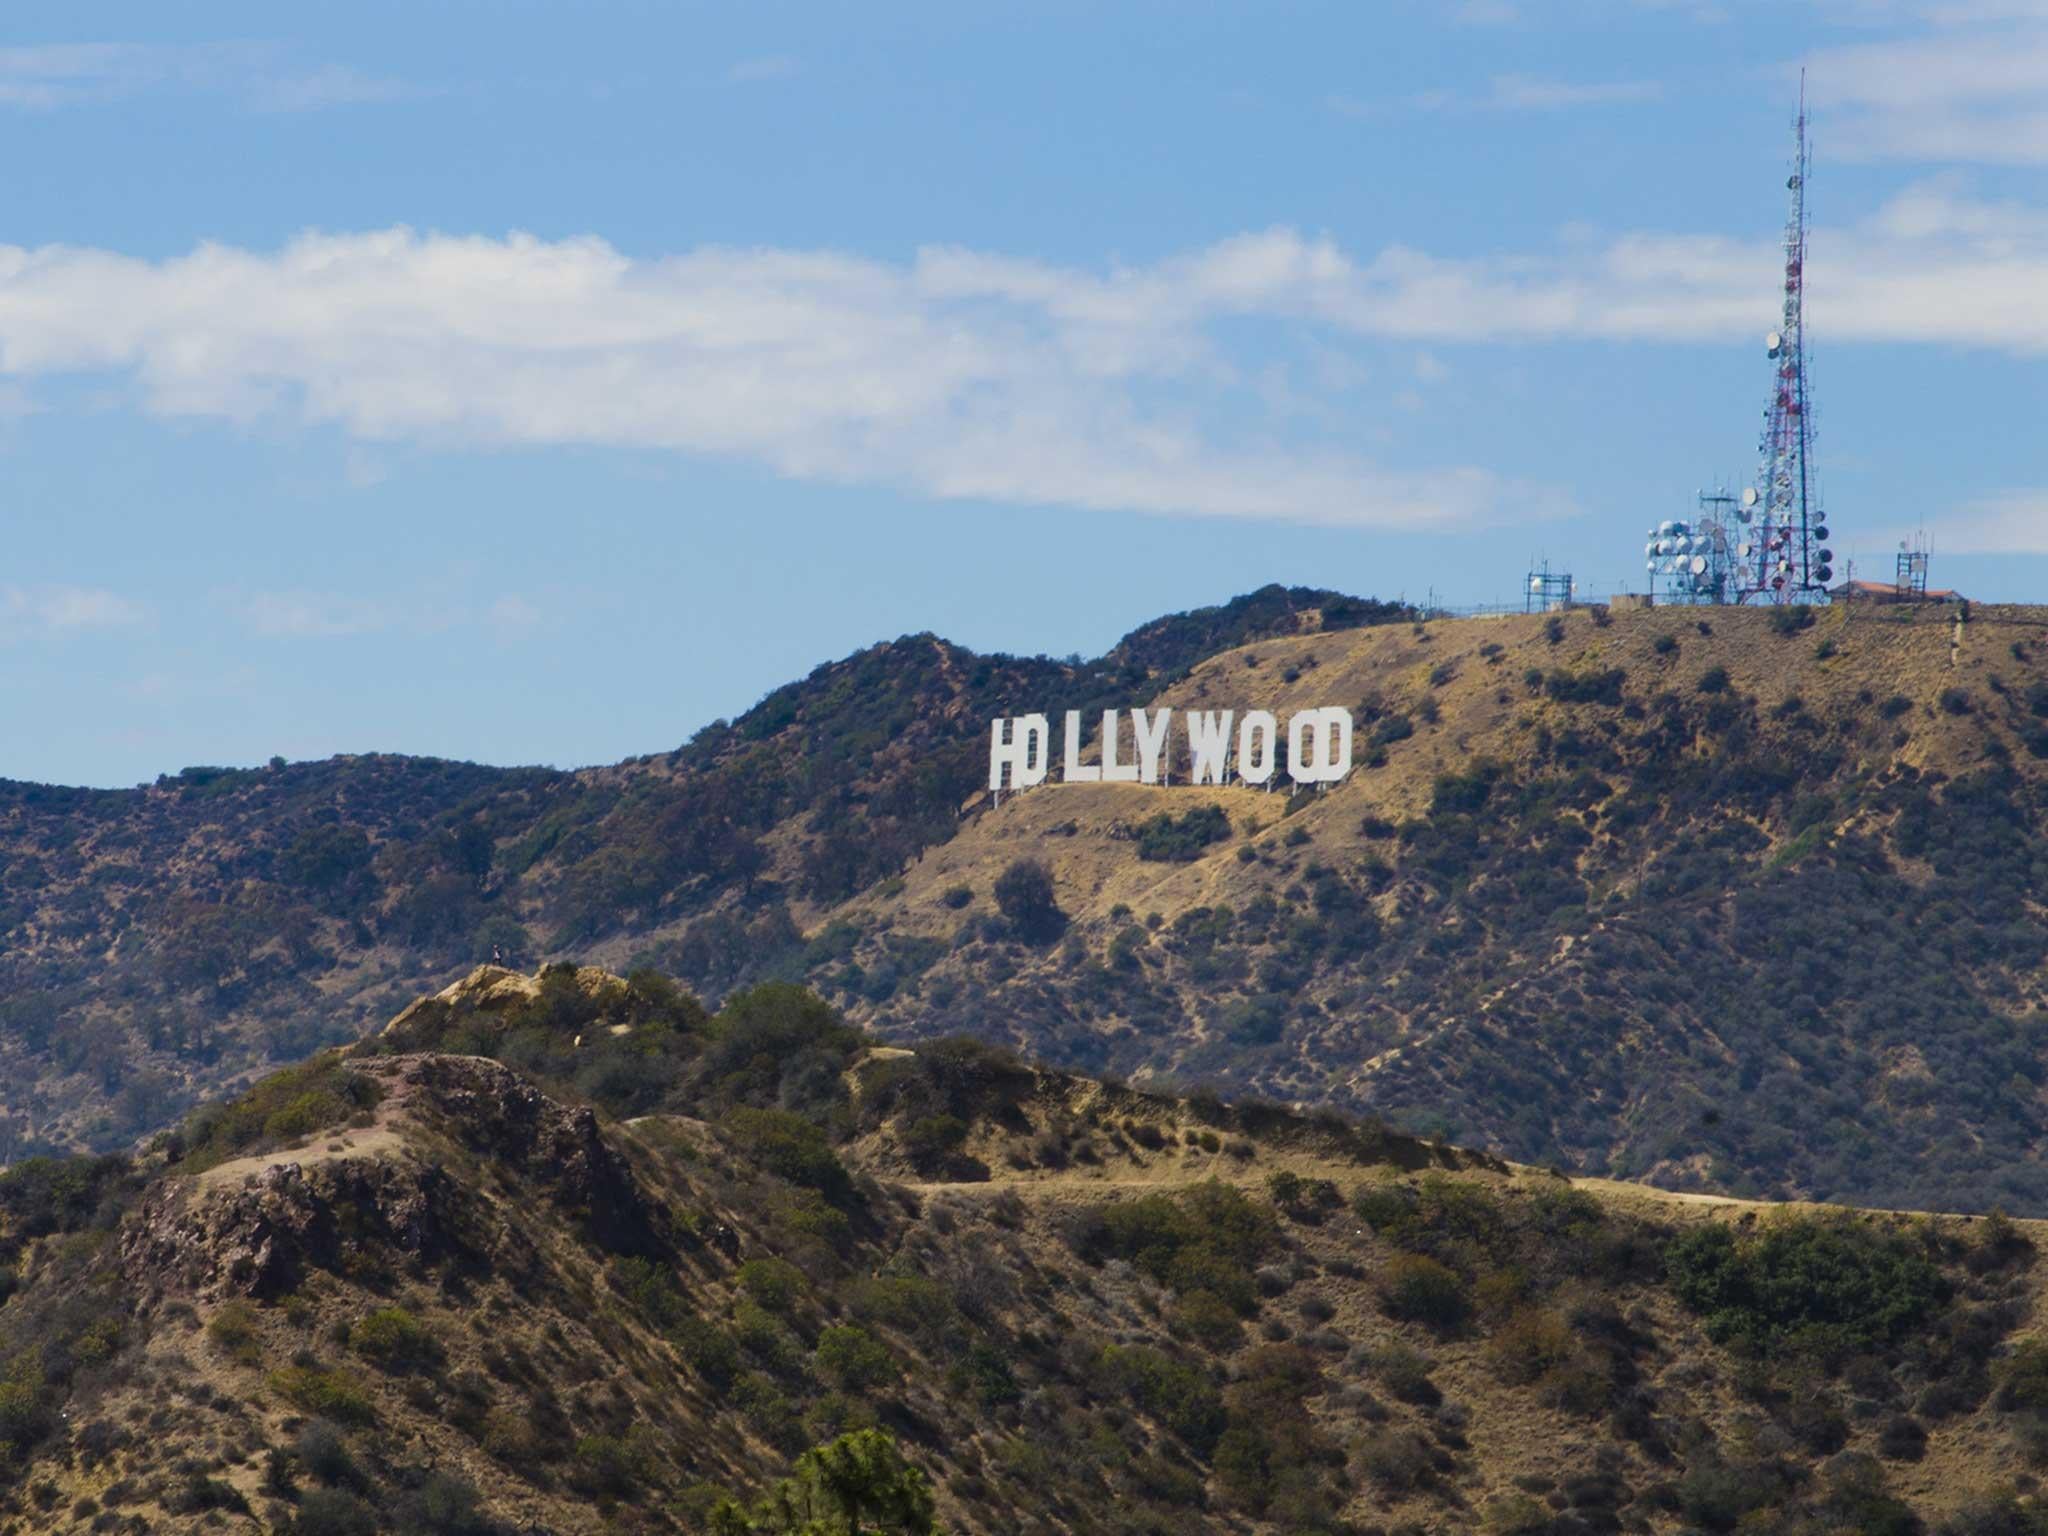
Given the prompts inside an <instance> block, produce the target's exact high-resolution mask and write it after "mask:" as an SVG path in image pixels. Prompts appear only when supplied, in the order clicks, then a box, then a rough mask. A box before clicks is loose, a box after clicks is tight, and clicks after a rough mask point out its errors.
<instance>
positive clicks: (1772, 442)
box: [1736, 71, 1835, 603]
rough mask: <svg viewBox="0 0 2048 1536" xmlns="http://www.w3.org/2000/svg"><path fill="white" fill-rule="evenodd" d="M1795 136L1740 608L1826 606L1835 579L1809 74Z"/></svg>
mask: <svg viewBox="0 0 2048 1536" xmlns="http://www.w3.org/2000/svg"><path fill="white" fill-rule="evenodd" d="M1794 134H1795V138H1794V144H1793V155H1792V174H1791V175H1790V176H1789V177H1787V178H1786V180H1785V187H1786V190H1787V191H1789V192H1790V193H1791V194H1792V199H1791V210H1790V212H1789V213H1788V214H1787V216H1786V219H1785V304H1784V311H1783V313H1782V314H1781V316H1780V317H1779V322H1778V329H1776V330H1774V331H1772V332H1771V333H1770V334H1768V335H1767V336H1765V337H1764V349H1765V351H1766V352H1767V353H1768V354H1769V356H1770V359H1771V362H1772V364H1773V367H1774V377H1773V378H1772V381H1771V403H1770V406H1769V408H1768V409H1767V410H1765V412H1764V431H1763V440H1762V442H1761V444H1760V458H1761V460H1762V463H1761V469H1760V473H1759V476H1758V478H1759V481H1760V483H1759V484H1758V485H1757V486H1755V487H1753V488H1751V489H1747V490H1745V491H1744V492H1743V493H1742V497H1741V502H1740V506H1739V507H1738V509H1737V516H1738V518H1739V519H1740V520H1741V521H1743V522H1748V521H1749V520H1750V519H1751V518H1754V519H1755V524H1756V526H1755V528H1754V530H1752V531H1751V534H1750V537H1749V538H1747V539H1745V540H1742V541H1740V542H1739V544H1738V550H1739V556H1738V558H1739V559H1740V560H1741V561H1742V579H1741V581H1740V583H1739V588H1738V592H1737V598H1736V600H1737V601H1738V602H1739V601H1741V600H1743V599H1744V598H1747V597H1752V596H1754V597H1761V598H1763V599H1764V600H1766V601H1768V602H1774V603H1795V602H1826V601H1827V589H1828V583H1829V582H1830V581H1831V580H1833V579H1834V574H1835V571H1834V558H1835V556H1834V551H1833V550H1831V549H1829V548H1828V547H1827V539H1828V527H1827V521H1826V518H1825V516H1824V515H1823V514H1822V512H1821V508H1820V488H1819V486H1818V485H1817V484H1816V483H1815V476H1814V471H1813V437H1814V426H1813V395H1812V390H1811V382H1810V380H1809V378H1808V375H1807V363H1806V178H1807V175H1808V173H1809V171H1810V170H1811V160H1810V158H1809V155H1808V151H1807V144H1806V75H1805V72H1804V71H1801V73H1800V76H1799V116H1798V118H1797V120H1796V121H1795V123H1794Z"/></svg>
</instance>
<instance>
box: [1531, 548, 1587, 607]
mask: <svg viewBox="0 0 2048 1536" xmlns="http://www.w3.org/2000/svg"><path fill="white" fill-rule="evenodd" d="M1577 593H1578V583H1576V582H1575V581H1573V580H1572V573H1571V572H1570V571H1553V570H1551V568H1550V562H1549V561H1548V560H1546V561H1544V562H1543V563H1542V564H1541V565H1532V566H1531V567H1530V568H1529V577H1528V581H1527V583H1526V584H1525V585H1524V587H1523V589H1522V612H1524V613H1562V612H1564V611H1565V610H1566V609H1567V608H1569V607H1571V606H1572V601H1573V599H1574V597H1575V596H1576V595H1577Z"/></svg>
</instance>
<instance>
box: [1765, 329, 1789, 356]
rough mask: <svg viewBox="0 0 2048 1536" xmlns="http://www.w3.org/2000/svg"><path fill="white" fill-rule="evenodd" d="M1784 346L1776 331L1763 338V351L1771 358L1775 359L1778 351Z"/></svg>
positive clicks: (1783, 341)
mask: <svg viewBox="0 0 2048 1536" xmlns="http://www.w3.org/2000/svg"><path fill="white" fill-rule="evenodd" d="M1784 345H1785V338H1784V337H1782V336H1780V335H1779V334H1778V333H1777V332H1776V331H1771V332H1768V333H1767V334H1766V335H1765V336H1764V350H1765V351H1766V352H1768V353H1770V355H1771V356H1772V357H1776V356H1777V355H1778V349H1779V348H1780V347H1782V346H1784Z"/></svg>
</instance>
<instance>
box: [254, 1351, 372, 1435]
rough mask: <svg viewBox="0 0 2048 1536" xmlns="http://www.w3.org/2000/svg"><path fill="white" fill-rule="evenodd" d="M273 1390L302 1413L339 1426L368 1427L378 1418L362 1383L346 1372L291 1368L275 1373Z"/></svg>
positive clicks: (273, 1373)
mask: <svg viewBox="0 0 2048 1536" xmlns="http://www.w3.org/2000/svg"><path fill="white" fill-rule="evenodd" d="M270 1390H271V1391H273V1392H275V1393H276V1394H277V1395H278V1396H279V1397H281V1398H283V1399H284V1400H285V1401H286V1402H288V1403H290V1404H291V1405H292V1406H293V1407H294V1408H296V1409H298V1410H299V1411H300V1412H301V1413H310V1414H315V1415H318V1416H319V1417H322V1418H328V1419H332V1420H334V1421H335V1423H337V1424H358V1425H360V1424H368V1423H370V1422H371V1421H372V1420H373V1419H375V1418H376V1416H377V1415H376V1410H375V1409H374V1408H373V1407H372V1406H371V1403H370V1397H369V1394H368V1393H367V1392H365V1391H364V1390H363V1387H362V1383H360V1382H358V1381H357V1380H356V1379H355V1378H354V1377H353V1376H351V1375H349V1374H348V1373H347V1372H346V1371H339V1370H332V1369H328V1368H325V1367H322V1366H313V1365H293V1366H287V1367H286V1368H285V1369H283V1370H281V1371H273V1372H271V1374H270Z"/></svg>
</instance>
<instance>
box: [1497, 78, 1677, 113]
mask: <svg viewBox="0 0 2048 1536" xmlns="http://www.w3.org/2000/svg"><path fill="white" fill-rule="evenodd" d="M1663 94H1664V88H1663V86H1662V85H1660V84H1658V83H1657V82H1656V81H1655V80H1604V81H1594V82H1591V83H1588V84H1576V83H1574V82H1572V81H1568V80H1543V79H1539V78H1537V77H1535V76H1533V75H1496V76H1495V77H1494V79H1493V84H1492V94H1491V96H1490V97H1488V98H1487V102H1486V104H1487V105H1489V106H1492V107H1497V108H1500V109H1501V110H1503V111H1508V112H1532V111H1533V112H1555V111H1558V110H1560V109H1563V108H1568V107H1600V106H1610V105H1613V104H1614V103H1617V102H1630V101H1655V100H1656V99H1657V98H1658V97H1660V96H1662V95H1663Z"/></svg>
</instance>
